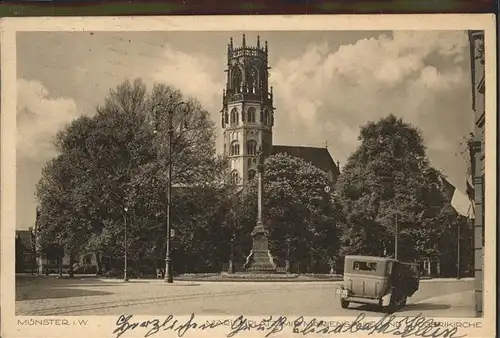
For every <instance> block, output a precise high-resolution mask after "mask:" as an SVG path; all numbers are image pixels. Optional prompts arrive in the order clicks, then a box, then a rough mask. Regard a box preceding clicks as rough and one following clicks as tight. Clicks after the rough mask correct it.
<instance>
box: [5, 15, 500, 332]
mask: <svg viewBox="0 0 500 338" xmlns="http://www.w3.org/2000/svg"><path fill="white" fill-rule="evenodd" d="M484 19H485V20H484V22H486V24H483V26H487V25H489V24H490V21H491V23H492V22H493V21H492V20H491V18H490V17H489V16H485V17H484ZM157 20H159V21H161V19H157ZM199 20H203V19H199ZM242 20H243V22H245V24H243V25H239V24H238V23H237V20H236V21H235V20H234V19H233V21H227V20H226V21H227V22H228V24H227V25H226V28H225V29H221V28H220V29H213V28H212V29H199V30H195V29H193V27H191V28H189V29H182V28H179V27H183V26H181V25H178V26H175V28H171V29H170V30H165V29H163V30H162V29H158V30H156V29H151V30H145V29H136V30H134V29H131V28H130V27H133V25H132V26H129V27H125V28H123V29H119V28H113V29H98V28H94V27H92V25H89V26H88V27H85V29H80V28H81V27H82V24H80V25H79V26H78V27H80V28H76V29H59V30H58V29H42V30H32V31H29V30H26V31H24V30H23V31H21V30H19V31H16V32H14V37H15V38H14V39H11V40H15V45H14V50H11V51H9V55H11V56H15V60H13V62H12V63H8V64H6V63H5V62H4V61H5V58H3V59H2V72H5V69H6V67H14V69H12V68H11V69H10V70H9V72H10V73H9V74H15V79H14V78H13V79H12V81H11V82H4V81H2V89H3V93H2V96H3V97H2V99H3V98H4V97H5V96H8V97H9V98H7V99H6V100H11V101H12V100H13V99H15V102H11V103H10V107H13V109H12V111H10V110H7V111H6V110H5V109H4V108H5V106H3V107H2V113H3V115H5V114H10V115H11V116H12V118H11V120H14V124H13V128H15V129H14V130H10V131H7V133H9V134H10V135H14V136H15V141H14V140H13V141H12V143H10V145H9V147H15V151H12V152H9V153H8V154H14V156H15V157H12V158H9V159H7V158H6V156H7V155H8V154H7V155H6V153H5V151H4V150H5V148H6V145H5V142H4V138H5V137H6V136H5V135H6V134H4V132H5V129H6V128H9V127H10V126H8V124H6V123H5V121H4V116H2V141H3V142H2V143H3V144H2V167H4V166H5V165H7V164H6V163H5V161H12V162H11V164H10V166H11V168H13V169H12V170H11V171H9V172H14V173H15V177H10V176H8V175H7V174H2V186H3V185H4V184H6V183H5V181H6V180H7V181H10V184H11V185H12V186H13V187H14V189H15V194H13V195H10V196H4V194H5V189H4V188H2V200H3V199H4V198H12V197H14V195H15V199H14V200H13V201H11V202H9V203H10V204H9V205H11V206H13V207H14V209H9V208H8V207H7V209H6V208H5V207H4V205H3V206H2V214H4V213H6V212H8V213H11V214H12V216H11V217H12V218H10V219H12V220H15V222H14V223H13V224H9V227H12V231H11V233H9V234H7V232H6V227H5V226H6V225H5V224H3V225H2V249H3V252H2V266H3V268H2V269H3V270H2V284H5V282H4V279H5V278H7V277H6V276H5V271H6V269H7V268H12V276H14V275H15V278H14V279H13V280H12V282H11V284H12V285H11V286H8V285H7V286H5V285H2V298H4V299H3V300H5V297H4V292H5V290H11V291H12V295H11V296H10V297H11V298H12V299H13V301H14V303H13V304H12V305H9V304H6V303H5V302H4V301H2V306H1V308H2V312H4V311H5V309H6V308H9V307H10V311H12V312H13V314H12V316H13V317H12V318H17V317H15V316H22V318H27V319H26V321H25V322H24V323H25V324H26V326H29V325H32V324H29V325H28V322H29V321H28V319H29V320H31V321H32V322H33V323H36V322H37V320H38V319H41V318H75V317H76V320H77V321H78V320H79V319H78V318H85V316H92V318H93V317H94V316H99V317H103V318H104V317H106V318H108V317H109V318H111V321H110V323H111V328H110V329H109V330H108V331H106V332H107V335H109V336H113V337H119V336H120V335H121V334H123V336H122V337H126V336H131V337H132V336H137V337H140V336H144V335H145V334H147V332H148V330H149V328H148V324H147V323H146V324H144V323H145V322H140V321H139V319H136V318H135V316H142V317H145V318H150V320H151V321H152V320H153V319H158V320H159V321H160V322H163V321H164V320H166V321H168V320H167V319H166V318H167V317H168V316H180V318H181V317H182V316H184V317H186V318H188V319H189V318H190V317H191V319H190V320H191V321H193V322H194V321H196V317H198V316H203V317H214V318H220V319H224V320H225V319H228V320H231V323H232V324H231V325H229V326H228V327H227V328H226V331H227V332H226V334H227V333H229V332H234V333H235V334H240V333H243V331H245V330H247V334H251V335H252V336H259V337H260V336H262V337H264V336H265V334H266V333H267V331H265V330H264V329H262V330H260V331H259V330H258V329H257V328H253V329H252V325H247V327H246V328H245V329H242V328H241V327H240V328H239V329H237V328H235V326H236V325H235V324H234V323H235V322H234V321H238V320H239V321H240V322H241V321H243V320H244V319H242V317H241V316H243V317H244V316H247V317H253V318H261V319H265V320H269V322H272V321H274V320H276V319H278V318H282V324H281V325H285V326H286V325H290V330H292V329H293V330H294V331H293V332H292V331H290V332H289V334H293V333H294V332H295V333H296V332H299V331H295V328H294V326H299V324H300V323H299V324H297V321H300V318H304V317H309V318H315V320H316V322H315V323H316V324H314V325H317V327H316V331H318V332H319V331H320V329H323V330H324V331H323V333H331V332H334V331H335V330H336V329H338V330H340V331H338V332H336V333H339V332H347V331H342V330H343V328H342V324H335V325H337V326H331V325H330V326H331V327H330V331H328V328H326V327H325V328H323V327H322V325H326V324H318V322H320V320H322V319H324V318H330V319H331V318H344V319H347V320H351V321H352V320H354V319H356V318H361V317H362V318H365V319H369V320H370V321H373V322H375V323H376V322H377V321H379V323H380V321H384V320H387V321H389V322H390V321H391V320H397V318H406V319H405V320H408V318H410V319H411V318H424V319H427V318H433V319H434V320H435V321H439V319H440V318H455V319H456V321H455V322H453V323H452V324H449V326H446V325H443V326H442V327H441V328H439V325H434V324H435V323H434V324H432V323H431V324H432V325H430V324H429V325H430V326H429V327H431V326H432V327H434V330H436V332H438V331H439V332H438V333H436V334H437V336H439V335H443V334H448V336H453V334H454V335H455V336H462V334H463V333H462V331H461V330H462V329H464V330H465V329H468V330H470V329H472V328H474V327H473V326H474V325H476V324H471V323H472V321H473V320H475V321H477V320H479V322H478V323H481V320H482V318H484V317H486V316H488V318H494V317H495V315H494V314H491V313H488V314H486V313H487V311H486V310H485V308H486V302H492V301H493V300H492V299H493V298H492V299H490V300H487V299H486V298H491V297H492V296H491V295H494V293H493V294H492V293H491V292H490V290H488V287H490V288H493V289H494V288H495V281H494V276H493V275H494V273H493V275H492V274H489V275H488V276H489V278H490V279H491V278H493V279H492V280H490V281H488V282H486V277H485V275H486V272H485V252H486V247H487V246H488V245H490V244H492V245H495V238H491V236H495V235H494V224H495V219H494V218H492V217H494V216H493V214H494V213H495V204H496V203H495V201H492V200H489V201H488V203H489V204H488V205H490V206H491V205H493V208H491V207H489V211H488V212H486V209H487V208H486V203H485V191H486V189H485V187H487V186H488V185H489V184H495V183H494V181H490V176H488V178H485V176H487V171H486V169H485V168H486V161H487V160H488V158H490V157H489V156H493V161H494V155H490V151H494V150H495V148H494V147H495V145H494V144H489V143H488V144H487V142H486V138H485V135H486V136H487V137H488V140H491V135H492V134H487V133H485V130H486V123H488V124H489V123H493V127H492V129H491V131H490V129H488V132H489V133H495V134H496V131H495V130H494V125H495V123H496V122H495V120H489V118H490V116H491V115H492V114H493V115H494V114H495V113H494V111H490V112H489V113H488V114H489V115H488V114H486V111H487V110H488V109H490V108H487V107H492V106H491V104H489V103H488V100H495V98H494V95H495V91H496V90H495V89H494V88H495V87H494V86H495V83H494V78H493V81H492V80H488V81H489V82H488V81H485V78H486V74H487V72H486V69H487V67H486V65H487V64H488V62H489V65H490V67H491V66H492V65H493V62H494V61H493V59H494V58H495V55H494V51H493V52H490V53H489V54H488V53H486V52H485V50H486V48H485V41H486V40H488V41H491V38H489V37H488V36H486V38H487V39H485V30H484V29H472V28H470V29H469V27H467V26H464V28H463V29H444V28H442V29H439V27H437V28H436V29H429V28H428V27H425V30H422V29H416V28H412V29H408V28H406V29H405V28H404V27H402V26H401V27H402V28H400V26H395V28H394V29H387V27H388V25H381V27H377V26H376V25H373V26H372V27H370V28H371V29H354V28H353V29H351V28H350V27H349V26H345V27H344V28H342V29H339V28H338V26H336V28H335V29H325V28H321V29H311V28H304V29H300V22H301V21H297V24H296V26H295V27H292V26H291V24H289V25H288V26H285V28H286V27H287V28H288V29H284V28H281V27H280V28H279V29H271V28H269V29H261V28H259V27H260V26H258V25H256V24H255V25H252V24H251V23H249V21H250V20H249V19H248V18H246V19H242ZM263 20H265V19H264V18H261V19H260V20H259V22H263ZM268 20H269V19H268ZM403 21H404V20H403ZM229 22H231V24H229ZM433 22H434V21H433ZM478 22H481V20H479V21H478ZM475 26H480V25H475ZM229 27H230V29H229ZM263 27H266V26H265V25H263ZM488 27H489V26H488ZM247 28H248V29H247ZM423 28H424V27H423ZM488 34H494V32H488ZM2 42H4V44H3V45H2V53H3V54H5V51H6V49H7V48H12V46H7V45H6V42H5V39H2ZM491 48H494V46H491ZM488 57H492V58H493V59H490V60H489V61H488ZM493 66H494V65H493ZM493 74H496V68H493ZM2 75H5V74H2ZM493 76H494V75H493ZM5 78H7V76H5V77H3V78H2V80H3V79H5ZM9 79H10V78H9ZM490 84H491V88H493V91H492V92H491V91H489V90H490V89H489V88H488V86H489V85H490ZM4 86H10V87H11V88H10V89H6V88H4ZM10 92H15V96H14V97H11V96H9V95H8V94H6V93H10ZM485 93H488V94H487V95H490V97H489V98H488V99H486V94H485ZM486 116H488V118H486ZM492 118H495V116H493V117H492ZM491 121H493V122H491ZM493 137H495V136H494V135H493ZM493 139H494V138H493ZM488 142H490V141H488ZM485 149H487V150H488V154H486V151H485ZM491 149H493V150H491ZM2 170H4V169H2ZM488 170H489V169H488ZM488 175H490V174H488ZM492 179H493V180H494V177H493V178H492ZM491 182H493V183H491ZM488 189H490V188H488ZM493 189H494V187H493ZM2 203H4V202H2ZM5 203H7V202H5ZM487 213H489V214H490V215H489V216H488V217H489V218H486V219H485V214H487ZM5 217H6V216H5ZM2 219H4V215H2ZM488 219H489V220H490V221H487V220H488ZM485 224H488V226H491V227H492V229H488V227H485ZM7 240H8V241H10V242H11V244H9V247H10V248H12V250H11V255H12V257H10V258H9V263H6V257H5V252H6V251H5V250H6V249H5V246H6V245H7V244H6V242H7ZM488 250H490V251H489V252H493V256H492V257H489V258H488V259H489V260H494V259H495V258H494V250H495V249H494V248H491V249H488ZM14 254H15V257H14ZM6 264H7V266H6ZM490 264H492V262H490ZM493 269H495V267H493ZM14 271H15V273H14ZM491 271H494V270H491ZM9 278H10V277H9ZM493 292H494V290H493ZM7 293H9V292H7ZM125 315H130V317H126V316H125ZM239 316H240V317H239ZM270 316H272V317H271V318H273V319H270ZM142 317H141V318H142ZM193 318H194V319H193ZM283 318H286V320H285V319H283ZM389 318H392V319H389ZM394 318H396V319H394ZM13 320H14V319H13ZM287 320H288V321H289V322H290V323H287V324H283V323H285V322H286V321H287ZM468 320H469V322H468ZM3 321H4V320H3ZM71 321H74V320H73V319H71ZM120 321H121V326H120V324H119V323H120ZM422 321H423V320H422ZM40 322H41V320H40ZM89 322H90V321H89ZM269 322H268V324H269ZM431 322H432V320H431ZM64 323H65V322H64V321H63V324H62V326H64ZM133 323H137V324H138V325H136V326H139V327H137V328H136V327H133V325H132V324H133ZM304 323H305V322H304ZM474 323H475V322H474ZM142 324H144V325H142ZM164 324H165V323H164ZM174 324H175V323H174ZM174 324H172V325H173V326H175V325H174ZM240 324H241V323H240ZM275 324H276V323H275ZM12 325H14V326H15V325H18V326H17V327H18V328H19V329H23V330H24V329H29V330H31V331H30V332H32V333H30V334H33V335H36V329H37V327H36V325H33V326H29V328H28V327H26V326H25V327H22V325H21V324H19V322H18V320H16V323H12ZM44 325H45V324H44ZM58 325H59V324H58ZM72 325H75V327H73V329H76V324H72ZM86 325H87V324H86ZM88 325H91V324H88ZM168 325H170V324H168ZM200 325H201V320H200V322H199V323H198V324H196V325H195V324H192V326H191V328H192V330H191V331H189V332H188V333H187V334H186V336H190V337H191V336H197V334H199V333H200V332H198V331H196V330H195V327H198V328H199V327H200ZM220 325H223V321H221V323H220ZM258 325H259V324H255V326H258ZM269 325H270V324H269ZM308 325H312V324H308ZM332 325H333V324H332ZM68 326H69V324H68ZM173 326H171V327H170V329H169V330H170V331H171V332H170V333H169V332H166V331H165V332H163V333H159V334H158V336H163V335H168V334H173V335H177V333H179V332H180V331H179V330H180V329H177V330H178V331H177V333H176V332H175V330H176V329H172V327H173ZM424 326H425V325H424ZM140 327H146V328H142V329H141V328H140ZM152 327H153V326H151V327H150V328H152ZM165 327H166V326H165ZM165 327H164V329H165ZM274 327H276V326H274ZM339 327H340V329H339ZM346 327H347V326H346ZM115 328H116V330H115ZM476 328H479V326H476ZM482 328H483V329H485V325H484V324H483V327H482ZM43 329H48V328H47V327H44V328H43ZM427 329H428V328H427ZM165 330H166V329H165ZM252 330H253V331H252ZM266 330H270V329H266ZM297 330H299V329H297ZM300 330H302V329H300ZM346 330H347V329H346ZM364 330H365V332H364V334H368V333H369V334H375V333H377V334H380V333H382V331H380V327H379V326H378V327H377V326H376V325H375V326H372V327H365V329H364ZM376 330H378V331H376ZM414 330H416V331H415V332H417V331H418V330H426V328H425V327H424V328H423V329H422V328H420V329H419V328H416V329H414ZM240 331H241V332H240ZM12 332H14V331H12ZM65 332H66V331H65ZM160 332H162V331H161V329H160ZM248 332H250V333H248ZM283 332H285V331H283ZM283 332H281V334H285V333H283ZM351 332H352V331H351ZM415 332H414V333H415ZM422 332H423V331H422ZM464 332H465V331H464ZM362 333H363V332H361V331H359V332H358V334H362ZM17 334H19V333H17ZM38 334H40V333H38ZM162 334H163V335H162ZM204 334H210V333H209V332H205V333H204ZM303 334H305V333H304V332H303ZM346 334H347V333H346ZM285 335H286V334H285ZM337 335H338V334H337ZM14 336H15V335H14ZM14 336H12V337H14ZM26 336H28V335H26ZM445 336H446V335H445Z"/></svg>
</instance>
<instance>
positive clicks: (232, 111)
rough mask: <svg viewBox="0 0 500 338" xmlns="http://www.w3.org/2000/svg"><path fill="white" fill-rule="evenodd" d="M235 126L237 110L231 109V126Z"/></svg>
mask: <svg viewBox="0 0 500 338" xmlns="http://www.w3.org/2000/svg"><path fill="white" fill-rule="evenodd" d="M235 124H238V110H237V109H236V108H233V110H231V125H235Z"/></svg>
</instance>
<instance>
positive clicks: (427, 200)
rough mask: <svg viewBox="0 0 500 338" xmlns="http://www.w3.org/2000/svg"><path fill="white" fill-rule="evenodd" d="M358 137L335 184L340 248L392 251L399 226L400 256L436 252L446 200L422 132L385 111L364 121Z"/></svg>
mask: <svg viewBox="0 0 500 338" xmlns="http://www.w3.org/2000/svg"><path fill="white" fill-rule="evenodd" d="M359 140H360V141H361V145H360V146H359V147H358V149H357V150H356V151H355V152H354V153H353V154H351V155H350V156H349V158H348V161H347V163H346V165H345V166H344V168H343V171H342V173H341V175H340V176H339V179H338V182H337V187H336V190H337V194H338V196H339V199H340V203H341V205H342V208H343V212H344V215H345V217H346V223H345V226H344V229H343V236H342V237H343V241H342V250H341V252H342V254H365V255H377V256H381V255H393V254H394V248H395V234H396V232H397V237H398V258H400V259H403V260H414V259H420V258H433V257H436V256H437V255H438V254H439V243H440V240H441V238H442V236H443V234H444V230H445V224H447V223H446V218H447V217H448V216H447V215H446V213H444V212H443V210H444V209H445V207H447V206H448V205H449V203H448V201H447V199H446V196H445V194H444V190H443V184H442V181H441V177H442V174H441V173H440V172H439V171H438V170H436V169H434V168H432V167H431V166H430V163H429V160H428V158H427V156H426V152H425V147H424V144H423V139H422V137H421V135H420V132H419V131H418V130H417V129H416V128H414V127H413V126H411V125H410V124H408V123H406V122H404V121H403V120H402V119H398V118H396V117H395V116H394V115H389V116H388V117H386V118H383V119H381V120H379V121H377V122H370V123H368V124H366V125H365V126H363V127H362V128H361V132H360V136H359Z"/></svg>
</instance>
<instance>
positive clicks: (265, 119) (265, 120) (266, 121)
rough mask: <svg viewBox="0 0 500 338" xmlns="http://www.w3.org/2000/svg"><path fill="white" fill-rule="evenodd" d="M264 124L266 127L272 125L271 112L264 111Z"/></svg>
mask: <svg viewBox="0 0 500 338" xmlns="http://www.w3.org/2000/svg"><path fill="white" fill-rule="evenodd" d="M264 124H265V125H266V126H269V125H270V124H271V119H270V116H269V110H267V109H266V110H265V111H264Z"/></svg>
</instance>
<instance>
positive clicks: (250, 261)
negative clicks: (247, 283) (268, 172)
mask: <svg viewBox="0 0 500 338" xmlns="http://www.w3.org/2000/svg"><path fill="white" fill-rule="evenodd" d="M257 168H258V170H257V182H258V187H257V188H258V197H257V224H256V225H255V227H254V229H253V231H252V238H253V245H252V252H251V253H250V255H249V256H248V258H247V263H246V264H245V268H246V269H247V270H248V271H255V272H269V273H272V272H276V265H275V264H274V260H273V257H272V256H271V253H270V252H269V243H268V238H269V232H268V230H267V227H266V226H265V224H264V222H263V218H262V214H263V203H264V154H263V152H262V149H260V150H259V159H258V166H257Z"/></svg>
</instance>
